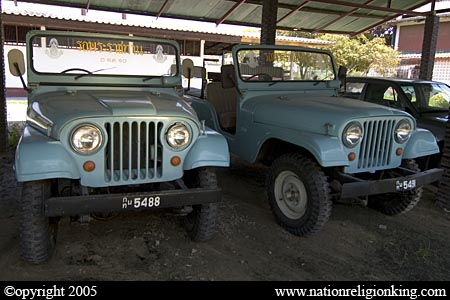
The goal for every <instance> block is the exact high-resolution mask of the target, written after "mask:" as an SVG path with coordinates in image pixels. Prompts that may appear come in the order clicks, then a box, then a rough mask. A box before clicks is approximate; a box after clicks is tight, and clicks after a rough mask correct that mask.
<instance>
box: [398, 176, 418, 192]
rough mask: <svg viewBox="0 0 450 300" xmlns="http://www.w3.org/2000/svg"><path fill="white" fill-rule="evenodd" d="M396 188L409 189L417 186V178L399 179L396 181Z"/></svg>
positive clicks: (400, 189)
mask: <svg viewBox="0 0 450 300" xmlns="http://www.w3.org/2000/svg"><path fill="white" fill-rule="evenodd" d="M395 188H396V190H397V192H398V191H407V190H412V189H414V188H416V180H415V179H411V180H397V181H396V182H395Z"/></svg>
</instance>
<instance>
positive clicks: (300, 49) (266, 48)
mask: <svg viewBox="0 0 450 300" xmlns="http://www.w3.org/2000/svg"><path fill="white" fill-rule="evenodd" d="M235 47H236V48H235V49H234V51H233V61H234V63H235V64H236V69H237V75H238V78H239V80H240V81H241V82H243V83H265V84H267V83H269V84H275V83H285V84H286V83H320V82H332V81H336V80H337V72H336V64H335V62H334V58H333V55H332V54H331V52H329V51H327V50H321V49H312V48H305V47H293V46H277V45H274V46H272V45H241V46H235ZM241 51H260V53H261V52H264V51H274V52H275V51H284V52H299V53H302V52H303V53H312V54H317V55H325V56H327V57H328V58H329V64H330V67H331V68H330V70H328V71H330V72H332V74H333V78H330V79H308V80H306V79H305V80H293V79H292V80H291V79H288V80H284V79H283V78H282V79H281V80H264V78H262V79H259V80H245V77H243V76H242V75H243V74H242V70H241V66H240V64H241V63H240V62H239V53H240V52H241ZM274 61H275V60H274ZM272 63H273V62H272ZM272 68H277V67H274V66H272ZM279 68H282V67H279ZM283 71H285V70H284V69H283Z"/></svg>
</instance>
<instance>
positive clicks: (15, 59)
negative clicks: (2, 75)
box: [8, 49, 25, 76]
mask: <svg viewBox="0 0 450 300" xmlns="http://www.w3.org/2000/svg"><path fill="white" fill-rule="evenodd" d="M8 64H9V72H11V74H12V75H14V76H22V75H23V74H25V59H24V57H23V53H22V51H20V50H18V49H12V50H10V51H9V52H8Z"/></svg>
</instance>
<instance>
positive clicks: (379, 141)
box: [358, 119, 395, 169]
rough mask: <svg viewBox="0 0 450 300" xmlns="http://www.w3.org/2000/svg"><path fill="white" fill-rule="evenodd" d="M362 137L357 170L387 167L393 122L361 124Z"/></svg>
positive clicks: (379, 121)
mask: <svg viewBox="0 0 450 300" xmlns="http://www.w3.org/2000/svg"><path fill="white" fill-rule="evenodd" d="M362 126H363V132H364V136H363V139H362V141H361V148H360V151H359V158H358V169H369V168H375V167H382V166H387V165H389V163H390V153H391V149H392V144H393V131H394V126H395V120H393V119H391V120H370V121H365V122H363V124H362Z"/></svg>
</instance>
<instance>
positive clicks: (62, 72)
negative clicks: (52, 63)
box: [61, 68, 92, 74]
mask: <svg viewBox="0 0 450 300" xmlns="http://www.w3.org/2000/svg"><path fill="white" fill-rule="evenodd" d="M72 71H81V72H86V73H87V74H92V72H91V71H88V70H86V69H81V68H70V69H66V70H64V71H61V74H64V73H67V72H72Z"/></svg>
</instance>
